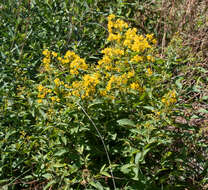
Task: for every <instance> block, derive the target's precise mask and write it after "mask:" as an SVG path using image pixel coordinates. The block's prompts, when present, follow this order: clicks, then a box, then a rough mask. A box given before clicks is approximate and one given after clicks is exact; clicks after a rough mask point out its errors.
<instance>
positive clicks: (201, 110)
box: [198, 108, 208, 113]
mask: <svg viewBox="0 0 208 190" xmlns="http://www.w3.org/2000/svg"><path fill="white" fill-rule="evenodd" d="M198 112H200V113H208V111H207V110H205V109H203V108H201V109H200V110H199V111H198Z"/></svg>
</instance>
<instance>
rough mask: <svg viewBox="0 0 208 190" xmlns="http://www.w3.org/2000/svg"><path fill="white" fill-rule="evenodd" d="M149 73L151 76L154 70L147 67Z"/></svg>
mask: <svg viewBox="0 0 208 190" xmlns="http://www.w3.org/2000/svg"><path fill="white" fill-rule="evenodd" d="M147 75H148V76H151V75H152V70H151V69H150V68H147Z"/></svg>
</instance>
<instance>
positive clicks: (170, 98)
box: [162, 91, 177, 106]
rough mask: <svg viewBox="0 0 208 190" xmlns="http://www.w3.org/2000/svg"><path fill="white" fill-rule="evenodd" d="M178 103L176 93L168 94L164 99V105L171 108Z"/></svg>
mask: <svg viewBox="0 0 208 190" xmlns="http://www.w3.org/2000/svg"><path fill="white" fill-rule="evenodd" d="M176 102H177V99H176V92H175V91H170V92H168V93H167V94H165V95H164V96H163V98H162V103H164V104H165V105H166V106H170V105H172V104H174V103H176Z"/></svg>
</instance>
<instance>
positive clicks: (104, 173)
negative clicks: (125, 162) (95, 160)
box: [100, 171, 111, 177]
mask: <svg viewBox="0 0 208 190" xmlns="http://www.w3.org/2000/svg"><path fill="white" fill-rule="evenodd" d="M100 174H102V175H104V176H107V177H111V175H110V174H109V173H108V172H105V171H102V172H100Z"/></svg>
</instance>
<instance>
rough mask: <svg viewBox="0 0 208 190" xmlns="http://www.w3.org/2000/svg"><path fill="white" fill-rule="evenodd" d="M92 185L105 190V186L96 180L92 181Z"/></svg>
mask: <svg viewBox="0 0 208 190" xmlns="http://www.w3.org/2000/svg"><path fill="white" fill-rule="evenodd" d="M90 185H92V186H93V187H95V188H97V189H98V190H103V186H102V185H101V184H100V183H99V182H96V183H95V182H94V181H91V182H90Z"/></svg>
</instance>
